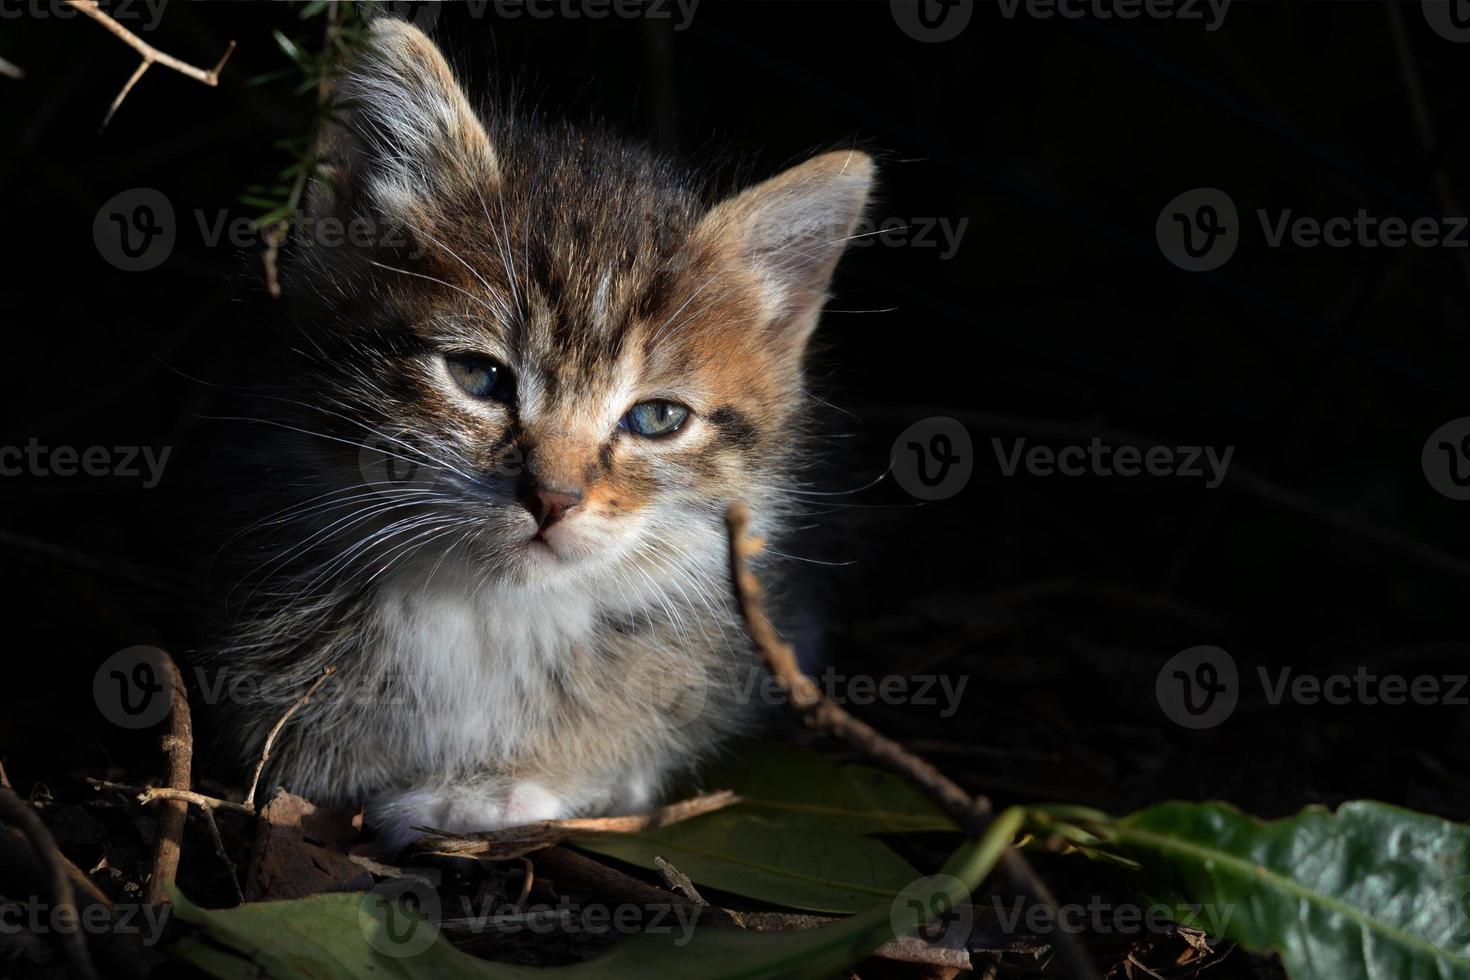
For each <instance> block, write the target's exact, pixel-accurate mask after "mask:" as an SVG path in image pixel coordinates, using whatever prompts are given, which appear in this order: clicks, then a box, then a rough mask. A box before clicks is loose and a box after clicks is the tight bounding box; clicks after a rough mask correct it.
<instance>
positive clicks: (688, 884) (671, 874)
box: [653, 854, 709, 905]
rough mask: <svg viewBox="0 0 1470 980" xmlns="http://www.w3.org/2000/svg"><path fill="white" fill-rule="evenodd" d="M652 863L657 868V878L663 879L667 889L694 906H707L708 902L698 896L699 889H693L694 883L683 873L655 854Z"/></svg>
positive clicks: (701, 896)
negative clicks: (681, 896)
mask: <svg viewBox="0 0 1470 980" xmlns="http://www.w3.org/2000/svg"><path fill="white" fill-rule="evenodd" d="M653 863H654V866H655V867H657V868H658V873H659V876H660V877H661V878H663V880H664V884H666V885H668V886H669V888H671V889H673V890H674V891H676V892H678V893H679V894H681V895H683V896H684V897H685V898H687V899H689V901H691V902H693V903H694V904H695V905H708V904H709V902H707V901H705V900H704V896H703V895H701V894H699V889H698V888H695V887H694V882H693V881H692V880H691V879H690V877H689V876H688V875H686V874H685V873H684V872H682V871H680V870H679V869H678V868H676V867H674V866H673V865H672V864H671V863H669V862H668V861H667V860H665V859H664V858H662V857H660V856H659V855H657V854H655V855H654V856H653Z"/></svg>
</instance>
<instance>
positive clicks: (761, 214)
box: [696, 150, 873, 356]
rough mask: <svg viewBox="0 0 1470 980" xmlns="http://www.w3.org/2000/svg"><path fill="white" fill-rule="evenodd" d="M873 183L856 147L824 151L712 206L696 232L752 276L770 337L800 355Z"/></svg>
mask: <svg viewBox="0 0 1470 980" xmlns="http://www.w3.org/2000/svg"><path fill="white" fill-rule="evenodd" d="M872 183H873V161H872V159H871V158H870V157H868V155H867V154H865V153H861V152H858V151H856V150H852V151H848V150H841V151H836V152H832V153H824V154H822V155H821V156H818V157H814V158H812V159H811V160H808V161H807V162H806V163H803V164H800V165H798V166H795V167H792V168H791V169H790V170H787V171H785V172H783V173H780V174H777V175H776V176H775V177H772V178H771V179H770V180H767V181H765V182H763V183H760V184H757V185H756V186H754V187H752V188H750V189H748V190H746V191H742V192H741V193H740V194H737V195H736V196H735V197H733V198H730V199H729V200H727V201H724V202H722V203H720V204H718V205H716V206H715V208H714V209H713V210H712V211H710V213H709V214H708V215H707V216H706V217H705V218H704V219H703V220H702V221H701V222H700V225H699V228H698V229H697V231H696V237H697V239H699V240H701V241H703V243H704V244H705V245H706V246H707V247H709V248H711V249H713V250H714V251H715V252H717V253H720V254H721V255H722V257H723V258H724V259H725V260H726V261H730V262H735V263H737V264H738V267H739V268H741V269H743V270H744V271H745V272H746V273H747V275H748V276H749V279H748V281H749V282H750V283H751V284H752V286H753V288H754V289H755V291H756V293H757V295H758V296H759V297H760V301H761V302H762V304H763V306H764V307H765V312H766V314H767V315H766V318H765V321H766V329H767V332H768V338H769V339H770V341H771V342H773V343H774V344H776V345H777V346H778V347H782V348H785V349H786V350H788V351H789V352H791V353H794V354H796V355H797V356H799V355H800V354H801V352H802V351H803V350H804V349H805V347H806V341H807V338H808V337H809V336H810V335H811V332H812V330H813V328H815V327H816V325H817V318H818V317H819V316H820V315H821V312H822V304H823V303H825V302H826V301H827V288H828V286H829V285H830V284H831V281H832V271H833V269H834V268H835V267H836V265H837V260H838V259H839V258H841V257H842V251H843V249H844V248H845V247H846V243H847V240H848V238H850V237H851V235H852V233H853V228H854V227H855V226H856V225H857V222H858V219H859V218H861V217H862V212H863V205H864V204H866V203H867V199H868V191H869V189H870V188H871V187H872Z"/></svg>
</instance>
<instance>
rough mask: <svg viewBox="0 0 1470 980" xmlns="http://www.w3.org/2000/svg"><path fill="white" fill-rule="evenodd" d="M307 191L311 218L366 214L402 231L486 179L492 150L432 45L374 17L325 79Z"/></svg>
mask: <svg viewBox="0 0 1470 980" xmlns="http://www.w3.org/2000/svg"><path fill="white" fill-rule="evenodd" d="M317 158H318V160H319V161H320V163H319V171H318V175H317V176H316V177H315V178H314V179H313V180H312V183H311V186H310V188H309V189H308V194H307V205H306V206H307V213H308V214H309V215H310V216H311V217H313V218H322V217H327V216H335V217H338V218H346V217H348V216H350V215H351V214H353V213H362V212H364V211H366V212H367V213H371V214H376V215H378V216H381V217H383V218H385V219H387V220H390V221H393V222H395V223H396V222H405V223H407V224H408V225H409V226H410V227H413V226H414V225H415V224H418V223H419V222H420V220H421V219H422V218H424V217H426V216H428V215H431V214H432V213H433V209H434V208H435V207H436V203H437V202H438V201H439V200H442V199H443V198H444V197H446V196H451V195H453V193H454V192H455V191H460V190H466V189H469V188H470V187H472V186H479V185H481V184H485V183H493V182H494V181H495V180H496V179H497V177H498V167H497V162H496V158H495V150H494V147H493V146H492V145H491V143H490V138H489V136H487V135H486V133H485V127H484V126H483V125H482V124H481V122H480V118H479V116H478V115H477V114H476V112H475V110H474V108H473V107H472V106H471V105H470V102H469V99H467V98H466V97H465V94H464V92H463V90H462V89H461V88H460V86H459V83H458V82H457V81H456V80H455V78H454V73H453V72H452V71H450V68H449V65H448V63H447V62H445V60H444V56H443V55H442V54H440V53H439V49H438V47H436V46H435V44H434V42H433V41H431V40H429V38H428V37H427V36H426V35H425V34H424V33H423V31H420V30H419V29H418V28H417V27H414V26H413V25H412V24H409V23H408V22H407V21H402V20H397V19H393V18H389V17H379V18H377V19H375V20H373V21H372V22H371V24H370V25H369V26H368V31H367V38H366V40H365V41H364V42H363V44H362V46H361V48H359V49H358V50H357V51H355V52H354V53H353V54H352V56H351V57H350V58H349V60H348V62H347V63H346V65H345V66H344V67H343V68H342V70H341V72H340V73H339V75H338V77H337V79H336V80H335V92H334V93H333V98H332V117H331V119H330V121H329V122H328V123H327V124H326V126H325V127H324V130H323V132H322V135H321V138H320V139H319V140H318V143H317Z"/></svg>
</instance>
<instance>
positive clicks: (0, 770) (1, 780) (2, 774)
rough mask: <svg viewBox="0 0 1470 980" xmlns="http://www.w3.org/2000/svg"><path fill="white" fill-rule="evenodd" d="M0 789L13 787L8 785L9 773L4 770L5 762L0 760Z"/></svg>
mask: <svg viewBox="0 0 1470 980" xmlns="http://www.w3.org/2000/svg"><path fill="white" fill-rule="evenodd" d="M0 789H15V787H14V786H12V785H10V774H9V773H7V772H6V771H5V763H3V762H0Z"/></svg>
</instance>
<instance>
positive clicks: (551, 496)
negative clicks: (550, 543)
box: [524, 487, 582, 531]
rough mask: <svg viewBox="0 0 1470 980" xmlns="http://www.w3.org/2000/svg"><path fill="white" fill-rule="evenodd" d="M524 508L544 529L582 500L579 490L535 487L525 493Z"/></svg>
mask: <svg viewBox="0 0 1470 980" xmlns="http://www.w3.org/2000/svg"><path fill="white" fill-rule="evenodd" d="M524 502H525V505H526V509H527V510H529V511H530V512H531V516H532V517H534V518H536V524H537V525H538V526H539V527H540V529H541V530H543V531H544V530H546V529H547V528H549V527H551V525H553V524H555V523H556V522H557V521H559V520H561V519H562V518H563V517H565V516H566V513H567V511H569V510H571V509H572V508H573V507H575V506H577V505H578V504H580V503H581V502H582V494H581V492H580V491H567V490H547V489H544V488H539V487H538V488H536V489H534V490H531V491H530V492H528V493H527V494H526V495H525V501H524Z"/></svg>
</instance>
